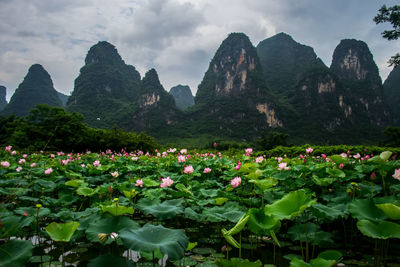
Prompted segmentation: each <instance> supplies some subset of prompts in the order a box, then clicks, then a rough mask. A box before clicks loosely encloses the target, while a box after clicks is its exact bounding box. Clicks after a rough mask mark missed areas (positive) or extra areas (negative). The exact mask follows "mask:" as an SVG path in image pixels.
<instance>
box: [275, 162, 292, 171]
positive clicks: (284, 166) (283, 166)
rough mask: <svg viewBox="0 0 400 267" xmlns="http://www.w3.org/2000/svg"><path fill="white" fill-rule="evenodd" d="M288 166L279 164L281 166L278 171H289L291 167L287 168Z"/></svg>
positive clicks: (284, 163)
mask: <svg viewBox="0 0 400 267" xmlns="http://www.w3.org/2000/svg"><path fill="white" fill-rule="evenodd" d="M286 165H287V163H286V162H282V163H279V165H278V170H280V171H282V170H289V169H290V167H287V166H286Z"/></svg>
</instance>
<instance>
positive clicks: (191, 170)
mask: <svg viewBox="0 0 400 267" xmlns="http://www.w3.org/2000/svg"><path fill="white" fill-rule="evenodd" d="M183 172H184V173H186V174H191V173H192V172H194V169H193V166H192V165H189V166H186V167H185V168H184V170H183Z"/></svg>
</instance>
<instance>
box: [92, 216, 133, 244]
mask: <svg viewBox="0 0 400 267" xmlns="http://www.w3.org/2000/svg"><path fill="white" fill-rule="evenodd" d="M139 228H140V226H139V224H138V223H137V222H135V221H132V220H131V219H129V218H128V217H125V216H117V217H111V218H104V219H100V220H98V221H96V222H93V223H91V224H90V225H89V227H88V228H87V230H86V237H87V239H88V240H89V241H91V242H100V240H99V237H98V234H107V235H109V234H111V233H117V234H119V233H120V232H121V231H122V230H124V229H139ZM107 242H108V243H111V242H112V240H111V239H109V240H107ZM107 242H106V243H107Z"/></svg>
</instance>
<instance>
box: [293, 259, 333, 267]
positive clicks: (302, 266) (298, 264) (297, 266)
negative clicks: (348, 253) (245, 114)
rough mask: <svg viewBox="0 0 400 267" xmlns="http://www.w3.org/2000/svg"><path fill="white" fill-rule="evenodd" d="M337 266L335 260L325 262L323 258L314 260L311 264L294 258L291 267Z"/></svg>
mask: <svg viewBox="0 0 400 267" xmlns="http://www.w3.org/2000/svg"><path fill="white" fill-rule="evenodd" d="M335 264H336V261H334V260H325V259H322V258H316V259H312V260H311V261H310V263H306V262H304V261H303V260H301V259H299V258H293V259H292V261H291V262H290V267H331V266H334V265H335Z"/></svg>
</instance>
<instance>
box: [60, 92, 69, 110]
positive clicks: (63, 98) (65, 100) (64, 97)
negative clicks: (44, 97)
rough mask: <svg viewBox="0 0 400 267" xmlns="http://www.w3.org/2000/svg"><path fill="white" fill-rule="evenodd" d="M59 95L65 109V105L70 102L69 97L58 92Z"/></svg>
mask: <svg viewBox="0 0 400 267" xmlns="http://www.w3.org/2000/svg"><path fill="white" fill-rule="evenodd" d="M57 94H58V97H59V98H60V100H61V103H62V105H63V107H65V105H66V104H67V102H68V98H69V96H68V95H65V94H63V93H60V92H57Z"/></svg>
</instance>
